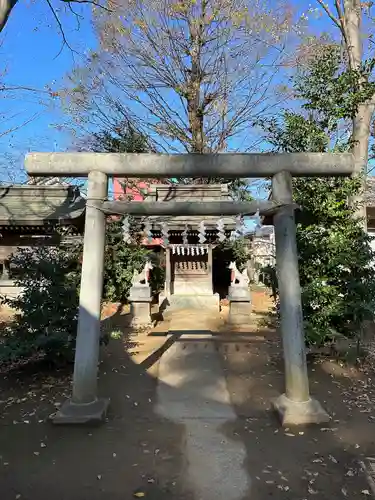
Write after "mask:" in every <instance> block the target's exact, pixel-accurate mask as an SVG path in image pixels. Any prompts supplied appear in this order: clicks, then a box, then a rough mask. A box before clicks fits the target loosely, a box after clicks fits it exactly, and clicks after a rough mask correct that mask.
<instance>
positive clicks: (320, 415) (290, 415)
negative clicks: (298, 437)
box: [272, 394, 330, 427]
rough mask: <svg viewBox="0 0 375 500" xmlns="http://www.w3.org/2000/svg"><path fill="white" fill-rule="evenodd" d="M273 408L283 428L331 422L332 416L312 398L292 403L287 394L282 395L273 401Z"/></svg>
mask: <svg viewBox="0 0 375 500" xmlns="http://www.w3.org/2000/svg"><path fill="white" fill-rule="evenodd" d="M272 406H273V408H274V410H275V411H276V413H277V414H278V416H279V418H280V421H281V424H282V426H283V427H289V426H293V425H309V424H326V423H327V422H329V421H330V416H329V415H328V413H327V412H326V411H325V410H324V409H323V407H322V406H321V404H320V403H319V401H317V400H316V399H312V398H310V399H309V400H308V401H303V402H301V401H292V400H291V399H289V398H287V397H286V395H285V394H282V395H281V396H279V397H278V398H276V399H275V400H274V401H272Z"/></svg>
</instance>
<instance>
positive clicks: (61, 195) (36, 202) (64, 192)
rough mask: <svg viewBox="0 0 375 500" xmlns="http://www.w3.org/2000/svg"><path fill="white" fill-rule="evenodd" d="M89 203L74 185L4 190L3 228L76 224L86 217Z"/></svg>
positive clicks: (0, 197) (0, 195) (0, 196)
mask: <svg viewBox="0 0 375 500" xmlns="http://www.w3.org/2000/svg"><path fill="white" fill-rule="evenodd" d="M85 203H86V202H85V200H84V199H83V198H82V197H81V195H80V192H79V189H78V188H76V187H74V186H46V185H42V186H39V185H37V186H30V185H12V186H3V187H0V226H41V225H45V224H47V225H48V224H55V223H63V224H69V223H74V222H75V221H76V220H77V219H79V218H80V217H81V216H83V215H84V211H85Z"/></svg>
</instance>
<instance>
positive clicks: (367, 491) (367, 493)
mask: <svg viewBox="0 0 375 500" xmlns="http://www.w3.org/2000/svg"><path fill="white" fill-rule="evenodd" d="M361 493H363V494H364V495H370V492H369V490H362V491H361Z"/></svg>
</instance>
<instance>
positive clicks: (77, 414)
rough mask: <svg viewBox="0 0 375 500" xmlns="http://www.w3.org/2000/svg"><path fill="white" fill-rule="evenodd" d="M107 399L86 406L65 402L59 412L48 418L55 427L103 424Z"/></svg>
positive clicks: (69, 401)
mask: <svg viewBox="0 0 375 500" xmlns="http://www.w3.org/2000/svg"><path fill="white" fill-rule="evenodd" d="M108 406H109V399H97V400H96V401H93V402H92V403H88V404H77V403H73V402H72V401H71V400H70V399H69V400H68V401H66V402H65V403H64V404H63V405H62V407H61V408H60V410H58V411H57V412H56V413H54V414H53V415H51V416H50V417H49V419H50V421H51V422H52V423H53V424H56V425H95V424H101V423H102V422H104V420H105V417H106V415H107V410H108Z"/></svg>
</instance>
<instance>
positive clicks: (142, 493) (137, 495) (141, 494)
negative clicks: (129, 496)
mask: <svg viewBox="0 0 375 500" xmlns="http://www.w3.org/2000/svg"><path fill="white" fill-rule="evenodd" d="M145 496H146V493H144V492H143V491H136V492H135V493H133V497H136V498H143V497H145Z"/></svg>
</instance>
